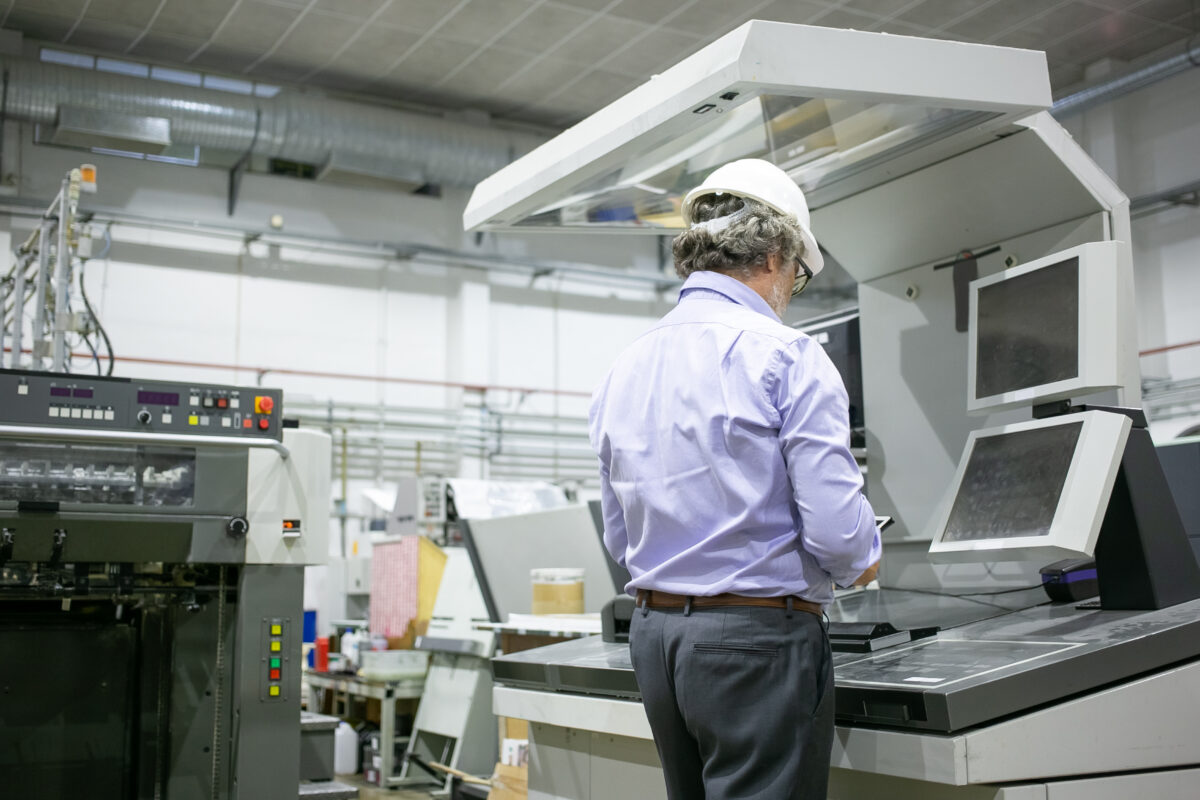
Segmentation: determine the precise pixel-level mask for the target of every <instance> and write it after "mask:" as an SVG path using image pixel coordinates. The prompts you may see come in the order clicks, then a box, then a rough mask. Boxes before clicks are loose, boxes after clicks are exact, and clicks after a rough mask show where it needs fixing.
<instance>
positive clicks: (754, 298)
mask: <svg viewBox="0 0 1200 800" xmlns="http://www.w3.org/2000/svg"><path fill="white" fill-rule="evenodd" d="M693 289H706V290H708V291H706V292H699V294H707V293H708V292H716V293H717V294H720V295H724V296H725V297H727V298H729V300H730V302H733V303H736V304H738V305H739V306H746V307H747V308H749V309H751V310H753V311H757V312H758V313H760V314H763V315H764V316H767V317H770V318H771V319H773V320H775V321H776V322H779V321H780V319H779V315H778V314H776V313H775V312H774V311H772V310H771V307H770V306H769V305H767V301H766V300H763V299H762V296H761V295H759V293H758V292H756V291H754V290H753V289H751V288H750V287H749V286H747V285H746V284H744V283H742V282H741V281H739V280H738V279H737V278H731V277H729V276H728V275H723V274H722V273H720V272H711V271H708V270H699V271H697V272H693V273H692V274H691V275H689V276H688V279H687V280H686V281H684V283H683V288H682V289H680V290H679V300H680V302H682V301H683V300H684V298H686V297H687V296H688V294H690V293H691V292H692V290H693Z"/></svg>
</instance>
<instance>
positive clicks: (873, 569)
mask: <svg viewBox="0 0 1200 800" xmlns="http://www.w3.org/2000/svg"><path fill="white" fill-rule="evenodd" d="M878 575H879V562H878V561H876V562H875V563H874V564H872V565H871V566H869V567H867V571H866V572H864V573H863V574H862V575H859V576H858V578H857V579H856V580H855V581H854V583H853V585H854V586H866V585H867V584H868V583H870V582H871V581H873V580H875V578H876V577H877V576H878Z"/></svg>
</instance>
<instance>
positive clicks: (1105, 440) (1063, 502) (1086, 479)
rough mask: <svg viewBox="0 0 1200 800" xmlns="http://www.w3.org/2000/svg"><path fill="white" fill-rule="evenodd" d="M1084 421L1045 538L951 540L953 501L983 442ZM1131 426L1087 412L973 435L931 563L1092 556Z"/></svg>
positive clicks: (943, 510)
mask: <svg viewBox="0 0 1200 800" xmlns="http://www.w3.org/2000/svg"><path fill="white" fill-rule="evenodd" d="M1078 422H1082V423H1083V427H1082V429H1081V430H1080V432H1079V439H1078V442H1077V443H1076V445H1075V453H1074V454H1073V455H1072V457H1071V465H1070V467H1069V468H1068V469H1067V477H1066V479H1065V480H1064V481H1063V491H1062V493H1061V494H1060V495H1059V498H1058V506H1057V507H1056V508H1055V510H1054V519H1053V521H1052V522H1051V524H1050V532H1049V533H1048V534H1047V535H1045V536H1014V537H1009V538H1004V539H974V540H970V541H965V542H963V541H947V540H946V539H945V536H946V525H947V524H948V523H949V521H950V513H951V511H952V509H953V507H954V501H955V499H956V498H957V497H958V493H959V490H960V488H961V486H962V481H963V476H964V475H965V474H966V471H967V464H968V463H969V462H970V459H971V455H972V453H973V452H974V450H975V443H976V442H977V441H978V440H980V439H983V438H986V437H992V436H1002V435H1005V434H1010V433H1017V432H1019V431H1027V430H1035V429H1039V428H1051V427H1055V426H1061V425H1071V424H1075V423H1078ZM1131 427H1132V422H1131V420H1130V419H1129V417H1127V416H1125V415H1124V414H1116V413H1112V412H1107V411H1083V412H1078V413H1074V414H1064V415H1062V416H1059V417H1051V418H1049V419H1038V420H1030V421H1028V422H1015V423H1012V424H1009V425H1000V426H997V427H994V428H984V429H981V430H975V431H971V433H970V435H969V437H968V438H967V444H966V446H965V447H964V448H963V454H962V457H961V458H960V459H959V462H958V469H957V471H956V472H955V474H954V482H953V483H952V484H951V489H950V491H949V492H947V494H946V496H945V497H944V498H943V500H942V504H941V506H940V507H939V509H938V515H937V516H936V517H935V520H936V522H937V525H936V527H935V528H934V531H935V534H934V537H933V541H932V542H931V543H930V546H929V555H930V559H931V560H933V561H935V562H981V561H1029V560H1035V559H1044V560H1047V561H1053V560H1056V559H1062V558H1071V557H1078V556H1081V555H1083V556H1090V555H1092V554H1093V552H1094V551H1095V547H1096V540H1097V538H1098V537H1099V535H1100V524H1101V523H1102V522H1103V521H1104V513H1105V511H1106V509H1107V508H1108V498H1109V495H1111V494H1112V489H1113V485H1114V483H1115V482H1116V479H1117V470H1118V469H1119V468H1120V466H1121V457H1122V456H1123V455H1124V453H1125V442H1126V441H1127V440H1128V439H1129V431H1130V429H1131Z"/></svg>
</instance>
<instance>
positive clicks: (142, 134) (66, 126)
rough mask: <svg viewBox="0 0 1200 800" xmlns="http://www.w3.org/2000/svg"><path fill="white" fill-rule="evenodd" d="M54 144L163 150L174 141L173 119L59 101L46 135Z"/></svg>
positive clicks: (142, 151) (146, 150)
mask: <svg viewBox="0 0 1200 800" xmlns="http://www.w3.org/2000/svg"><path fill="white" fill-rule="evenodd" d="M47 138H48V140H49V141H50V143H51V144H61V145H67V146H70V147H108V148H112V149H117V150H133V151H136V152H139V153H161V152H162V151H163V150H166V149H167V147H169V146H170V144H171V123H170V122H169V121H167V120H165V119H163V118H162V117H135V116H131V115H129V114H117V113H114V112H112V111H104V110H101V109H94V108H77V107H75V106H68V105H60V106H59V107H58V118H57V119H56V120H55V123H54V127H53V128H51V129H50V131H49V134H48V136H47Z"/></svg>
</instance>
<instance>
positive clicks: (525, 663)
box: [492, 590, 1200, 732]
mask: <svg viewBox="0 0 1200 800" xmlns="http://www.w3.org/2000/svg"><path fill="white" fill-rule="evenodd" d="M862 594H864V595H868V594H878V595H879V597H877V598H867V599H864V600H863V601H858V602H860V603H863V604H865V605H871V606H873V607H875V608H879V609H881V610H882V609H891V606H892V602H893V601H894V603H895V605H896V608H902V607H906V606H907V607H909V611H910V612H912V611H915V609H916V608H917V607H920V606H923V605H925V604H926V603H928V602H929V601H930V600H933V601H938V600H947V601H953V600H954V599H955V598H936V597H935V596H933V595H927V596H922V597H923V599H922V600H914V599H912V598H908V597H900V596H899V595H901V594H904V593H899V592H888V591H887V590H882V591H880V592H870V593H865V592H864V593H862ZM925 598H928V600H926V599H925ZM977 605H978V608H979V610H978V611H977V612H974V613H975V614H977V615H982V617H977V619H976V620H974V621H967V622H965V623H959V626H958V627H954V628H953V629H946V628H949V625H947V624H946V623H947V622H948V621H950V620H951V619H953V618H954V617H956V616H958V617H962V616H963V615H967V614H968V612H967V610H966V609H965V607H963V606H959V605H956V604H954V603H953V602H951V603H948V604H947V607H946V608H945V609H944V614H945V616H943V617H941V618H940V619H939V618H936V617H934V616H932V615H931V616H926V617H924V618H923V619H922V620H921V622H922V624H924V625H930V624H939V623H941V624H942V625H943V628H944V629H943V631H942V632H941V633H940V634H939V635H938V636H936V637H932V638H927V639H922V640H918V641H915V642H912V643H909V644H905V645H900V646H896V647H893V648H889V649H885V650H881V651H878V652H875V653H870V654H865V653H835V654H834V670H835V671H834V676H835V681H836V686H837V717H838V720H839V721H841V722H843V723H847V722H850V723H857V724H867V725H879V726H889V727H901V728H910V729H920V730H929V731H941V732H952V731H959V730H963V729H966V728H971V727H975V726H978V725H982V724H984V723H988V722H993V721H995V720H997V719H1000V718H1003V717H1007V716H1011V715H1014V714H1018V713H1022V712H1026V711H1029V710H1031V709H1034V708H1037V707H1040V706H1045V705H1049V704H1052V703H1055V702H1059V701H1062V700H1064V699H1067V698H1069V697H1072V696H1075V695H1079V694H1084V693H1087V692H1089V691H1092V690H1094V689H1096V688H1099V687H1101V686H1106V685H1109V684H1112V683H1115V682H1118V681H1123V680H1128V679H1130V678H1133V677H1136V676H1140V675H1144V674H1147V673H1151V672H1154V671H1156V670H1159V669H1162V668H1165V667H1167V666H1170V665H1173V664H1176V663H1179V662H1184V661H1188V660H1192V659H1195V658H1197V657H1198V656H1200V601H1192V602H1189V603H1183V604H1180V605H1177V606H1173V607H1171V608H1166V609H1161V610H1159V611H1101V610H1082V609H1078V608H1076V607H1075V605H1073V604H1060V605H1050V604H1044V605H1039V606H1036V607H1033V608H1026V609H1024V610H1020V611H1005V610H1003V609H998V608H994V607H993V608H989V607H988V606H985V605H982V604H977ZM635 613H637V612H636V611H635ZM861 618H862V617H860V619H861ZM889 621H891V622H892V623H893V624H894V625H896V627H897V628H901V627H905V626H906V625H907V624H909V621H908V620H906V619H904V617H903V615H902V616H899V617H898V616H896V614H893V616H892V617H891V618H890V620H889ZM492 672H493V674H494V676H495V678H496V681H497V682H498V683H501V684H506V685H512V686H522V687H528V688H539V689H550V690H553V691H561V692H575V693H585V694H602V695H609V696H613V697H624V698H630V699H636V698H640V694H639V692H638V689H637V682H636V681H635V680H634V676H633V667H632V664H631V663H630V661H629V649H628V645H624V644H610V643H605V642H603V641H602V640H601V639H600V637H598V636H594V637H590V638H588V639H582V640H576V641H572V642H564V643H562V644H555V645H550V646H548V647H542V648H538V649H536V650H529V651H525V652H522V653H515V654H513V655H506V656H501V657H499V658H496V659H493V661H492Z"/></svg>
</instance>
